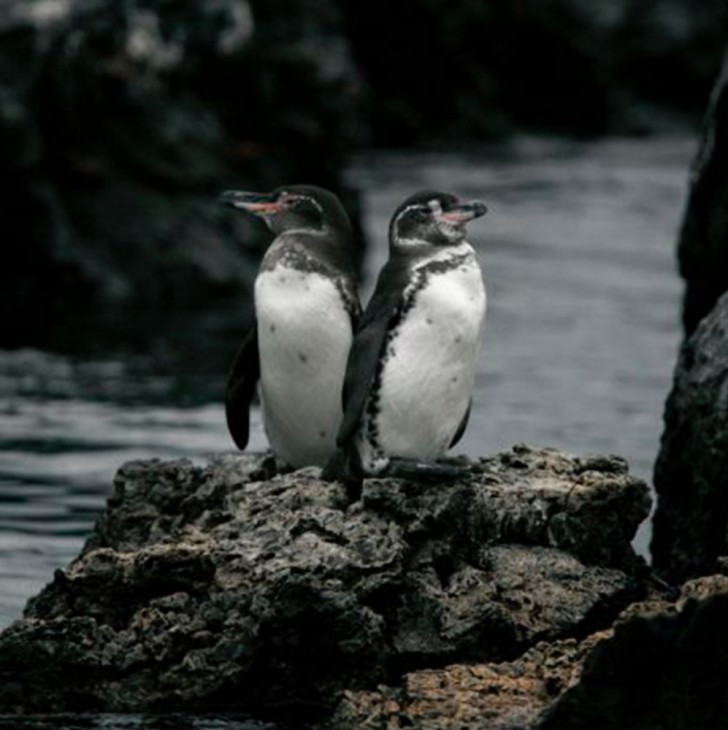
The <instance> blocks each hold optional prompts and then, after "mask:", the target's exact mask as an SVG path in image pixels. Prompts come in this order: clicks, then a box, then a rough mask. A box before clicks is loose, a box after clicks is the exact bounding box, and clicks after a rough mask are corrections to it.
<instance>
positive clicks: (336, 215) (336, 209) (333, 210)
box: [220, 185, 351, 235]
mask: <svg viewBox="0 0 728 730" xmlns="http://www.w3.org/2000/svg"><path fill="white" fill-rule="evenodd" d="M220 202H221V203H222V204H223V205H228V206H230V207H232V208H239V209H241V210H246V211H248V213H252V214H253V215H255V216H257V217H259V218H262V219H263V220H264V221H265V222H266V224H267V225H268V227H269V228H270V229H271V230H272V231H273V233H275V234H276V235H278V234H280V233H284V232H285V231H292V230H307V231H312V230H313V231H320V230H324V229H332V230H335V231H339V232H342V233H344V232H345V233H347V234H350V233H351V223H350V222H349V217H348V216H347V214H346V211H345V210H344V208H343V206H342V205H341V202H340V201H339V199H338V198H337V197H336V196H335V195H334V194H333V193H331V192H329V191H328V190H324V189H323V188H319V187H316V186H315V185H286V186H284V187H280V188H277V189H276V190H274V191H273V192H272V193H248V192H242V191H239V190H228V191H226V192H224V193H223V194H222V195H221V196H220Z"/></svg>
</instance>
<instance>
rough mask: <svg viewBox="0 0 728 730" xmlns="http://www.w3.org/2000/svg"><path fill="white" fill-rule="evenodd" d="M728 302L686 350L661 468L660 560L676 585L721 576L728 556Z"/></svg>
mask: <svg viewBox="0 0 728 730" xmlns="http://www.w3.org/2000/svg"><path fill="white" fill-rule="evenodd" d="M726 454H728V294H725V295H723V297H721V299H720V300H719V301H718V304H717V305H716V307H715V309H714V310H713V311H712V312H711V313H710V315H709V316H708V317H706V318H705V319H704V320H703V321H702V322H701V324H700V326H699V327H698V329H697V331H696V332H695V334H694V335H693V336H692V337H691V338H690V339H688V340H687V342H685V344H684V345H683V347H682V350H681V352H680V357H679V359H678V363H677V366H676V368H675V376H674V382H673V388H672V392H671V393H670V397H669V398H668V400H667V404H666V407H665V430H664V433H663V436H662V443H661V447H660V453H659V456H658V459H657V462H656V464H655V490H656V492H657V497H658V499H657V509H656V511H655V517H654V531H653V538H652V545H651V549H652V557H653V565H654V567H655V569H656V570H657V571H658V572H660V573H661V574H662V575H663V576H665V577H666V578H667V579H669V580H674V581H678V582H679V581H681V580H684V579H686V578H689V577H692V576H696V575H705V574H708V573H713V572H715V571H716V570H717V568H718V562H717V561H718V560H719V558H720V556H724V555H726V554H728V545H727V544H726V529H727V528H728V499H727V498H726V495H728V473H727V472H726Z"/></svg>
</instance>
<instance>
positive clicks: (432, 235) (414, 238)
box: [389, 191, 488, 247]
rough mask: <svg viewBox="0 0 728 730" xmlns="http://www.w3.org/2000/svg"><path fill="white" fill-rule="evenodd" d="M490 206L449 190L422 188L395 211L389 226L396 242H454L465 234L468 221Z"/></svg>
mask: <svg viewBox="0 0 728 730" xmlns="http://www.w3.org/2000/svg"><path fill="white" fill-rule="evenodd" d="M487 210H488V209H487V208H486V207H485V205H484V204H483V203H481V202H479V201H477V200H473V201H470V202H467V203H463V202H461V201H460V200H459V199H458V198H457V197H456V196H455V195H452V194H450V193H436V192H430V191H423V192H420V193H416V194H415V195H412V196H410V197H409V198H407V200H405V201H404V203H402V204H401V205H400V206H399V208H397V210H395V211H394V215H393V216H392V222H391V223H390V226H389V240H390V242H391V244H392V245H393V246H399V247H406V246H410V245H413V244H420V245H422V244H429V245H434V246H454V245H457V244H458V243H460V242H461V241H462V240H463V239H464V238H465V225H466V224H467V223H468V222H469V221H471V220H473V219H474V218H479V217H480V216H481V215H485V213H486V211H487Z"/></svg>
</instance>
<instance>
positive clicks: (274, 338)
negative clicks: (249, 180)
mask: <svg viewBox="0 0 728 730" xmlns="http://www.w3.org/2000/svg"><path fill="white" fill-rule="evenodd" d="M221 202H222V203H224V204H225V205H229V206H231V207H234V208H240V209H243V210H246V211H248V212H249V213H252V214H254V215H256V216H259V217H260V218H262V219H263V220H264V221H265V222H266V223H267V224H268V226H269V228H270V229H271V230H272V231H273V233H275V234H276V238H275V239H274V241H273V243H272V244H271V246H270V247H269V248H268V250H267V252H266V254H265V256H264V257H263V261H262V263H261V267H260V271H259V273H258V276H257V277H256V280H255V297H254V299H255V322H254V324H253V326H252V327H251V329H250V331H249V332H248V333H247V334H246V336H245V339H244V341H243V343H242V345H241V347H240V349H239V351H238V354H237V355H236V357H235V360H234V362H233V366H232V369H231V371H230V375H229V378H228V386H227V391H226V398H225V411H226V416H227V423H228V428H229V430H230V434H231V436H232V437H233V440H234V441H235V443H236V445H237V446H238V448H240V449H244V448H245V447H246V446H247V443H248V436H249V409H250V404H251V400H252V398H253V396H254V394H255V390H256V385H257V383H258V380H260V396H261V404H262V411H263V425H264V428H265V432H266V435H267V436H268V440H269V441H270V445H271V448H272V449H273V452H274V453H275V455H276V456H277V457H278V458H280V459H281V460H282V461H284V462H285V463H287V464H289V465H291V466H294V467H301V466H306V465H323V464H325V463H326V461H327V460H328V459H329V457H330V456H331V454H332V453H333V452H334V450H335V443H336V434H337V431H338V430H339V427H340V424H341V420H342V417H343V409H342V403H341V388H342V384H343V380H344V373H345V370H346V362H347V357H348V354H349V350H350V347H351V344H352V340H353V332H354V328H355V326H356V323H357V320H358V318H359V316H360V313H361V308H360V304H359V297H358V291H357V277H356V268H357V250H356V243H355V239H354V235H353V232H352V227H351V223H350V222H349V218H348V216H347V215H346V212H345V211H344V208H343V207H342V205H341V203H340V202H339V199H338V198H337V197H336V196H335V195H334V194H333V193H330V192H329V191H327V190H323V189H322V188H318V187H315V186H312V185H290V186H286V187H283V188H279V189H277V190H275V191H274V192H272V193H262V194H261V193H247V192H238V191H228V192H226V193H223V195H222V197H221Z"/></svg>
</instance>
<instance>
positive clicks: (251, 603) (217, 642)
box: [0, 446, 649, 726]
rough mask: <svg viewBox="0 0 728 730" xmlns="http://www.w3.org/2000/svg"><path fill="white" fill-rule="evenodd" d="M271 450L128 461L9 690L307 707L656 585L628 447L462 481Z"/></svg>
mask: <svg viewBox="0 0 728 730" xmlns="http://www.w3.org/2000/svg"><path fill="white" fill-rule="evenodd" d="M270 469H271V465H270V464H269V462H267V461H265V460H262V459H261V458H258V457H252V456H245V455H237V456H226V457H220V458H218V459H217V460H215V461H214V462H213V463H211V464H210V465H208V466H204V467H197V466H193V465H192V464H191V463H189V462H186V461H180V462H170V463H160V462H155V461H152V462H132V463H129V464H127V465H125V466H124V467H123V468H122V469H121V470H120V471H119V473H118V475H117V478H116V480H115V492H114V495H113V497H112V498H111V499H110V500H109V505H108V509H107V511H106V512H105V513H104V515H103V516H102V517H101V518H100V520H99V522H98V524H97V527H96V532H95V534H94V536H93V537H92V538H91V539H90V540H89V541H88V543H87V545H86V546H85V548H84V550H83V552H82V554H81V555H80V556H79V558H78V559H77V560H75V561H74V562H73V563H72V564H71V565H70V566H69V567H68V568H67V569H66V570H63V571H58V572H57V574H56V576H55V579H54V581H53V582H52V583H51V584H50V585H49V586H47V587H46V588H45V589H44V591H43V592H42V593H41V594H40V595H39V596H38V597H36V598H35V599H33V600H32V601H30V603H29V605H28V607H27V610H26V613H25V616H24V618H23V619H21V620H19V621H17V622H15V623H14V624H13V625H12V626H11V627H10V628H8V629H7V630H6V631H5V632H4V633H3V634H2V635H0V710H1V711H5V712H7V711H20V712H23V711H25V712H27V711H29V710H30V709H32V710H33V711H34V712H39V711H61V710H117V711H119V710H129V709H132V708H133V709H134V710H136V711H138V710H140V709H147V710H149V709H154V710H169V709H175V710H179V709H181V708H186V709H192V708H194V709H204V708H209V707H215V708H220V707H226V708H234V709H236V710H242V711H248V712H253V713H256V714H258V715H262V716H266V717H270V718H273V719H283V720H286V719H292V718H293V719H295V720H296V723H297V725H298V726H300V725H301V724H302V723H306V722H310V721H312V720H314V719H316V718H325V717H326V715H327V714H328V713H330V711H331V710H332V709H333V708H334V706H335V704H336V702H337V700H338V698H339V697H340V695H341V693H342V691H343V690H344V689H350V690H356V689H372V688H374V687H375V686H376V685H377V683H379V682H387V683H389V684H394V683H395V682H396V681H397V679H398V677H399V676H400V675H401V673H402V672H407V671H413V670H417V669H421V668H425V667H429V668H432V667H438V666H444V665H445V664H447V663H452V662H455V661H481V662H482V661H505V660H512V659H514V658H515V657H517V656H519V655H520V654H522V653H523V652H524V651H525V650H527V649H528V648H529V647H532V646H533V645H535V644H536V643H537V642H539V641H554V640H559V639H565V638H568V637H572V638H580V637H583V636H586V635H587V634H589V633H590V632H592V631H594V630H597V629H599V628H602V627H604V626H608V625H609V624H610V623H611V621H612V619H613V618H614V616H616V615H617V613H618V612H619V611H620V610H622V609H623V608H624V606H625V605H627V604H628V603H629V602H630V601H632V600H634V599H635V598H637V597H639V596H640V595H641V594H642V593H643V590H644V589H643V587H642V585H641V583H640V581H639V580H638V579H637V578H636V572H635V569H636V568H639V561H638V560H637V559H636V558H635V556H634V554H633V552H632V550H631V548H630V545H629V542H630V540H631V538H632V537H633V535H634V533H635V530H636V528H637V526H638V525H639V523H640V522H641V521H642V520H643V519H644V517H645V516H646V515H647V512H648V508H649V499H648V497H647V490H646V487H645V485H644V484H643V483H642V482H640V481H638V480H636V479H634V478H632V477H630V476H629V475H628V474H627V471H626V466H625V463H624V462H623V461H622V460H621V459H618V458H616V457H586V458H573V457H569V456H567V455H566V454H563V453H561V452H558V451H555V450H549V449H531V448H528V447H525V446H522V447H517V448H514V450H513V451H512V452H508V453H504V454H501V455H498V456H496V457H492V458H487V459H482V460H480V461H479V462H477V463H475V464H474V465H473V469H472V476H471V477H470V478H468V479H465V480H462V481H458V482H455V483H452V484H449V485H428V486H424V485H421V484H415V483H410V482H403V481H394V480H369V481H367V482H365V485H364V493H363V502H359V503H356V504H353V505H350V506H349V507H348V508H344V507H343V506H342V501H343V496H344V494H343V489H342V488H341V487H340V486H339V485H337V484H335V483H326V482H322V481H320V480H319V479H318V470H316V469H304V470H299V471H297V472H293V473H289V474H284V475H274V474H273V473H272V472H271V471H270Z"/></svg>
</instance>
